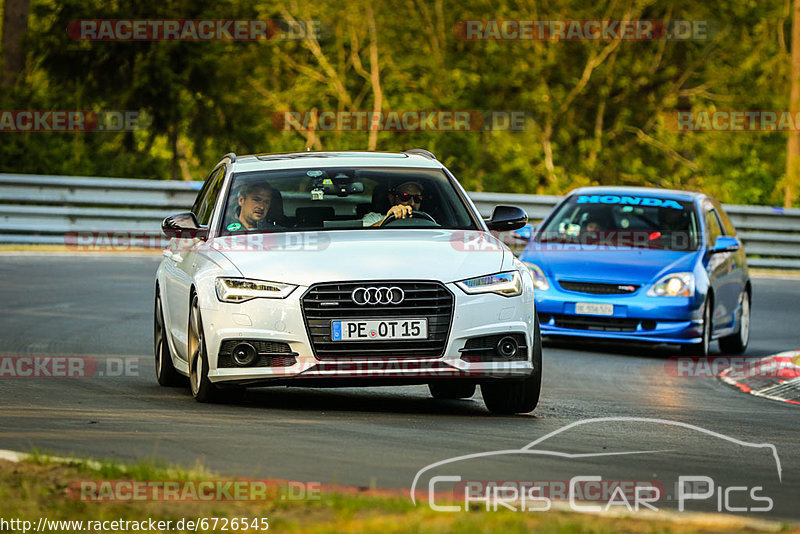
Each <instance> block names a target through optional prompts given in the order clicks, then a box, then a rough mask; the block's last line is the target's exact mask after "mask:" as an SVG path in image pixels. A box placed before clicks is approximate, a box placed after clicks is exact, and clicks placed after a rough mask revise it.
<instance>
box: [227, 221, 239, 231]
mask: <svg viewBox="0 0 800 534" xmlns="http://www.w3.org/2000/svg"><path fill="white" fill-rule="evenodd" d="M241 227H242V225H241V224H239V223H231V224H229V225H228V230H230V231H231V232H235V231H236V230H239V229H240V228H241Z"/></svg>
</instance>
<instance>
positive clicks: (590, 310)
mask: <svg viewBox="0 0 800 534" xmlns="http://www.w3.org/2000/svg"><path fill="white" fill-rule="evenodd" d="M575 314H576V315H614V305H613V304H598V303H596V302H578V303H576V304H575Z"/></svg>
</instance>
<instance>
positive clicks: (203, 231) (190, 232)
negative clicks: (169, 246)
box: [161, 211, 208, 240]
mask: <svg viewBox="0 0 800 534" xmlns="http://www.w3.org/2000/svg"><path fill="white" fill-rule="evenodd" d="M161 231H162V232H164V235H166V236H167V237H169V238H173V237H176V238H179V239H193V238H197V239H202V240H205V239H208V226H200V223H198V222H197V217H195V215H194V213H191V212H188V211H187V212H185V213H178V214H176V215H171V216H170V217H167V218H166V219H164V221H163V222H162V223H161Z"/></svg>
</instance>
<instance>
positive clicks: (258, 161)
mask: <svg viewBox="0 0 800 534" xmlns="http://www.w3.org/2000/svg"><path fill="white" fill-rule="evenodd" d="M526 222H527V215H526V214H525V212H524V211H523V210H521V209H519V208H515V207H511V206H497V207H495V209H494V213H493V215H492V217H491V219H488V220H484V219H482V218H481V216H480V214H479V212H478V210H477V209H476V208H475V206H474V204H473V203H472V202H471V201H470V199H469V197H468V196H467V194H466V192H465V191H464V189H463V188H462V187H461V185H459V183H458V182H457V181H456V179H455V178H454V177H453V175H452V174H451V173H450V172H449V171H448V170H447V168H445V166H444V165H442V163H441V162H440V161H438V160H437V159H436V158H435V157H434V156H433V154H431V153H430V152H427V151H425V150H421V149H415V150H409V151H407V152H401V153H375V152H302V153H296V154H271V155H251V156H236V155H235V154H228V155H227V156H225V157H224V158H222V160H221V161H220V162H219V163H218V164H217V165H216V166H215V167H214V170H213V171H211V173H210V174H209V175H208V178H207V179H206V180H205V183H204V184H203V187H202V189H201V190H200V193H199V194H198V196H197V200H196V201H195V203H194V206H193V207H192V210H191V212H187V213H180V214H177V215H174V216H172V217H168V218H167V219H165V220H164V222H163V225H162V230H163V231H164V233H165V234H166V235H167V236H168V237H170V243H169V247H168V248H167V249H165V250H164V251H163V254H164V259H163V261H162V262H161V264H160V266H159V268H158V272H157V275H156V282H155V364H156V374H157V379H158V382H159V383H160V384H161V385H164V386H178V385H183V384H185V382H186V377H188V379H189V380H188V382H189V385H190V387H191V391H192V395H193V396H194V397H195V398H196V399H197V400H198V401H200V402H214V401H223V400H230V399H232V398H238V397H240V396H241V394H242V393H243V392H244V390H245V389H246V388H248V387H264V386H276V385H282V386H313V387H341V386H348V387H352V386H380V385H417V384H427V385H428V386H429V389H430V392H431V394H432V395H433V397H435V398H438V399H463V398H469V397H471V396H473V395H474V394H475V391H476V386H477V385H480V389H481V393H482V395H483V399H484V402H485V403H486V406H487V408H488V409H489V410H490V411H491V412H493V413H526V412H530V411H532V410H533V409H534V408H535V407H536V404H537V403H538V400H539V392H540V386H541V379H542V356H541V343H540V334H539V323H538V320H537V318H536V313H535V310H534V295H533V280H532V277H531V274H530V272H529V270H528V268H527V267H526V266H525V265H524V264H523V263H521V262H520V261H519V260H517V259H516V258H515V257H514V255H513V254H512V253H511V251H510V250H509V249H508V248H507V247H506V246H505V245H504V244H502V243H501V242H500V241H499V240H498V239H496V238H495V237H494V236H493V235H492V234H491V233H490V231H507V230H514V229H517V228H520V227H522V226H523V225H524V224H525V223H526Z"/></svg>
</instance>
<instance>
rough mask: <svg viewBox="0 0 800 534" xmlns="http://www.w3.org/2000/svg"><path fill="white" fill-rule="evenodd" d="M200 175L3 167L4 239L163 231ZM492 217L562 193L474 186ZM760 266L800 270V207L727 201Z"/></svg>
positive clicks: (532, 211) (539, 208)
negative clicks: (128, 175)
mask: <svg viewBox="0 0 800 534" xmlns="http://www.w3.org/2000/svg"><path fill="white" fill-rule="evenodd" d="M200 185H201V183H200V182H168V181H162V180H130V179H122V178H88V177H78V176H38V175H24V174H0V243H20V244H22V243H32V244H40V243H47V244H64V243H65V236H66V235H67V234H69V233H70V232H73V233H74V232H82V231H116V232H158V231H159V229H160V227H161V220H162V219H163V218H164V217H166V216H167V215H170V214H173V213H175V212H177V211H184V210H187V209H189V207H190V206H191V205H192V203H193V202H194V198H195V196H196V195H197V191H198V190H199V189H200ZM470 197H471V198H472V200H473V202H474V203H475V205H476V206H477V207H478V210H479V211H480V212H481V214H482V215H483V216H484V217H488V216H489V215H491V212H492V209H493V208H494V206H496V205H498V204H511V205H515V206H520V207H521V208H523V209H524V210H526V211H527V212H528V216H529V217H530V219H531V221H533V222H534V223H538V222H539V221H541V220H542V219H543V218H544V217H545V216H546V215H547V214H548V213H549V212H550V210H551V209H552V208H553V206H555V204H556V203H557V202H558V201H559V200H560V199H561V197H557V196H544V195H516V194H508V193H470ZM725 211H726V212H727V213H728V215H729V216H730V218H731V220H732V221H733V223H734V225H736V228H737V230H738V231H739V235H740V237H741V239H742V241H743V242H744V244H745V247H746V249H747V253H748V260H747V261H748V264H750V265H751V266H753V267H767V268H783V269H800V209H797V208H789V209H783V208H772V207H766V206H736V205H726V206H725Z"/></svg>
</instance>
